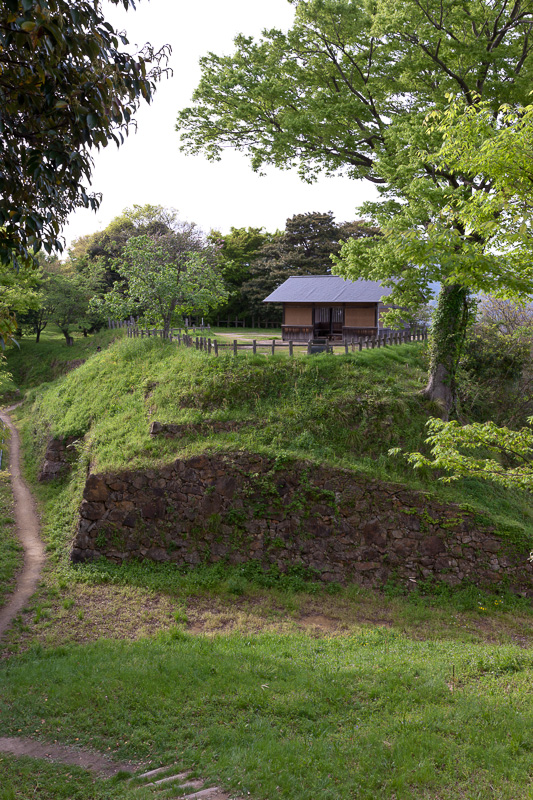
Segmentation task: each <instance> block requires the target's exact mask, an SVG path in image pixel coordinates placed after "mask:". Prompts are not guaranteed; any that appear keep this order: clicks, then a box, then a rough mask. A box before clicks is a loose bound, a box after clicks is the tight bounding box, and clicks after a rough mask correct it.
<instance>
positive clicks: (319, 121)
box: [178, 0, 533, 414]
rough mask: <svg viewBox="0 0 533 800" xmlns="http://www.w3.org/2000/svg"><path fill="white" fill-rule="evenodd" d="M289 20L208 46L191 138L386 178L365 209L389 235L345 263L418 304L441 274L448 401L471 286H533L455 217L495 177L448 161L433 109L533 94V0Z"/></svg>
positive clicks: (302, 9) (443, 393)
mask: <svg viewBox="0 0 533 800" xmlns="http://www.w3.org/2000/svg"><path fill="white" fill-rule="evenodd" d="M295 6H296V17H295V22H294V25H293V27H292V28H291V29H290V30H289V31H288V32H287V33H283V32H281V31H276V30H272V31H267V32H265V34H264V36H263V38H262V39H261V40H259V41H257V42H256V41H254V40H253V39H252V38H250V37H246V36H240V37H237V39H236V51H235V53H234V54H233V55H232V56H217V55H215V54H209V55H208V56H206V57H205V58H204V59H203V60H202V72H203V74H202V78H201V81H200V84H199V86H198V88H197V90H196V92H195V95H194V105H193V106H192V107H191V108H188V109H185V110H184V111H182V112H181V113H180V115H179V118H178V129H179V130H180V131H181V135H182V147H184V148H185V150H187V151H190V152H199V151H202V152H204V153H206V154H207V155H208V157H210V158H212V159H218V158H220V157H221V154H222V151H223V149H224V148H226V147H228V146H232V147H235V148H237V149H240V150H243V151H245V152H247V153H248V154H249V155H250V157H251V160H252V166H253V167H254V169H257V170H259V169H261V167H262V166H263V165H265V164H274V165H276V166H278V167H280V168H289V167H297V168H298V169H299V171H300V173H301V175H302V177H303V178H304V179H306V180H313V179H314V178H315V177H316V176H317V174H318V173H319V172H326V173H327V174H333V173H342V174H344V175H346V176H347V177H349V178H353V179H361V178H364V179H366V180H369V181H371V182H373V183H374V184H376V185H377V186H378V188H379V192H380V201H379V203H375V204H373V205H371V206H368V205H367V206H366V208H365V209H364V210H365V213H366V214H367V215H368V217H369V219H370V221H371V222H373V223H374V224H375V225H379V227H380V229H381V230H382V232H383V234H384V236H383V237H381V238H380V239H379V240H376V239H371V240H370V242H361V241H358V240H356V239H355V240H354V239H352V240H351V241H350V242H349V243H348V244H347V245H346V247H345V248H344V250H343V258H342V261H341V262H340V263H339V264H338V267H337V269H338V271H340V272H341V274H344V275H346V276H348V277H367V278H370V279H375V280H380V281H382V282H383V283H385V284H388V285H391V286H393V287H394V292H393V297H392V300H393V301H395V302H396V303H398V304H399V305H403V306H406V305H409V306H411V307H412V308H413V309H416V306H417V305H419V304H421V303H425V302H426V301H427V298H428V296H429V294H430V290H431V285H432V284H433V283H434V282H435V281H439V282H440V283H441V284H442V291H441V294H440V297H439V303H438V307H437V310H436V314H435V319H434V324H433V337H432V357H431V368H430V376H429V382H428V386H427V389H426V392H427V395H428V396H429V397H431V398H432V399H434V400H436V401H438V402H439V403H440V404H441V405H442V409H443V413H444V414H447V413H449V411H450V409H451V408H452V407H453V404H454V380H455V371H456V368H457V363H458V359H459V355H460V352H461V347H462V343H463V340H464V336H465V330H466V326H467V324H468V320H469V318H470V316H471V296H472V292H474V291H478V290H484V291H492V292H494V291H500V290H501V291H504V290H506V289H509V288H511V289H514V290H520V289H524V288H526V287H527V286H528V285H530V275H528V274H527V271H526V272H524V271H521V272H519V273H517V272H516V270H513V269H511V267H510V265H509V264H508V263H507V262H506V261H505V259H498V258H497V257H496V256H495V255H494V253H492V252H491V251H488V250H487V249H486V247H485V241H484V236H483V232H479V231H476V230H475V229H470V230H468V229H466V228H465V226H464V225H462V224H461V223H460V221H458V220H457V218H455V217H454V216H453V215H448V214H447V213H446V209H447V208H448V207H449V203H450V198H451V196H453V195H455V196H458V197H463V196H468V195H470V194H474V193H477V192H487V191H489V190H490V181H489V182H487V181H486V180H485V179H484V178H483V176H481V177H479V176H472V175H471V174H464V173H462V172H461V171H460V170H451V169H447V168H446V165H445V164H443V165H440V166H436V164H435V160H434V153H435V151H437V150H438V149H439V147H440V145H441V144H442V133H441V132H440V131H439V130H438V128H437V127H435V126H434V127H433V128H431V127H428V125H427V124H426V119H427V116H428V114H430V113H431V112H432V111H434V110H435V109H444V108H445V107H446V105H447V104H448V97H449V95H450V94H453V95H459V96H460V97H461V98H462V100H463V101H464V103H465V104H466V105H472V104H473V103H475V102H477V99H476V98H478V97H481V98H483V99H484V100H487V101H489V102H490V103H491V104H492V106H493V107H494V108H495V109H497V108H498V107H499V106H500V105H501V103H503V102H507V103H511V104H519V103H524V102H525V98H526V97H527V93H528V92H529V91H530V86H531V77H532V65H533V61H532V58H531V44H532V43H531V39H530V37H531V30H532V25H533V2H531V0H517V1H516V2H513V3H509V2H507V0H472V2H468V3H465V2H464V0H374V2H371V3H369V2H366V1H365V0H295Z"/></svg>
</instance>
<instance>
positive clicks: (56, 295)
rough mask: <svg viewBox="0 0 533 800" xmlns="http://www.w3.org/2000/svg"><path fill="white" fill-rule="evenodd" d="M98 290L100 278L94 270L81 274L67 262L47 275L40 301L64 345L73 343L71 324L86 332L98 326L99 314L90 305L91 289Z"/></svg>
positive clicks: (99, 322) (92, 295)
mask: <svg viewBox="0 0 533 800" xmlns="http://www.w3.org/2000/svg"><path fill="white" fill-rule="evenodd" d="M100 290H101V280H100V279H99V276H98V273H97V272H95V273H92V274H90V275H82V274H79V273H76V272H74V271H73V270H72V269H71V268H69V265H67V266H64V267H62V268H61V269H60V270H58V271H56V272H55V273H52V274H50V275H49V276H47V280H46V281H45V282H44V284H43V286H42V289H41V295H42V300H41V302H42V305H43V306H45V307H46V308H47V309H48V310H49V315H50V319H51V321H52V322H55V324H56V325H57V327H58V328H59V330H60V331H61V333H62V334H63V336H64V337H65V342H66V344H67V346H70V345H72V344H73V343H74V340H73V338H72V331H73V329H74V328H77V329H78V330H80V331H82V332H83V335H84V336H87V334H88V333H92V332H93V331H94V330H98V328H99V327H101V324H102V316H101V314H100V313H99V311H98V310H97V309H94V308H92V306H91V305H90V301H91V299H92V298H93V297H94V295H95V292H98V291H100Z"/></svg>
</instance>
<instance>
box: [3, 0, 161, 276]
mask: <svg viewBox="0 0 533 800" xmlns="http://www.w3.org/2000/svg"><path fill="white" fill-rule="evenodd" d="M111 2H112V3H114V4H115V5H117V4H121V5H123V6H124V8H126V9H128V8H130V7H132V8H134V7H135V5H134V2H133V0H111ZM101 5H102V4H101V2H100V0H47V2H41V0H5V2H3V3H2V6H1V9H0V197H1V204H0V262H1V263H4V264H7V263H13V261H15V262H16V261H17V260H21V259H22V260H24V259H27V258H28V257H30V256H31V255H33V253H34V252H37V251H38V250H39V249H40V248H41V246H43V247H44V249H45V250H46V251H47V252H48V253H50V252H52V251H53V250H61V249H62V242H61V240H60V231H61V228H62V226H63V224H64V222H65V220H66V217H67V215H68V214H69V213H70V212H71V211H72V210H73V209H74V208H76V207H79V206H83V207H86V208H92V209H97V208H98V205H99V203H100V196H99V195H98V194H94V193H89V191H88V189H87V184H88V183H89V181H90V177H91V170H92V159H91V155H90V150H91V148H100V147H105V146H107V144H108V143H110V142H114V143H115V144H116V145H120V144H121V143H122V142H123V141H124V136H125V135H126V134H127V133H128V131H129V128H130V126H131V124H132V121H133V117H134V114H135V111H136V109H137V107H138V105H139V102H140V101H141V99H144V100H146V101H147V102H150V101H151V99H152V96H153V93H154V89H155V85H156V83H157V81H158V80H160V78H161V76H162V75H163V74H164V72H165V63H166V59H167V56H168V53H169V48H168V46H165V47H163V48H162V49H160V50H159V51H156V50H154V48H153V47H152V46H151V45H150V44H146V45H145V46H144V48H143V49H142V50H141V51H140V52H138V53H136V54H133V55H132V54H131V52H130V50H129V48H128V40H127V38H126V36H125V35H124V34H123V33H119V32H117V31H115V30H114V29H113V27H112V26H111V25H110V24H109V23H108V22H106V20H105V18H104V16H103V13H102V8H101Z"/></svg>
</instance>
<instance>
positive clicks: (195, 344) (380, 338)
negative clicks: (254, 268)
mask: <svg viewBox="0 0 533 800" xmlns="http://www.w3.org/2000/svg"><path fill="white" fill-rule="evenodd" d="M110 327H118V328H126V336H127V337H128V338H130V339H137V338H140V339H144V338H151V337H155V338H161V339H168V340H169V341H171V342H175V343H176V344H177V345H179V346H182V347H192V348H195V349H196V350H201V351H203V352H205V353H209V354H214V355H215V356H218V355H219V353H224V352H230V353H233V354H234V355H237V353H238V352H239V351H243V352H248V353H250V352H251V353H254V354H255V353H271V354H272V355H274V354H275V353H276V352H278V353H280V352H283V351H284V350H288V351H289V355H290V356H293V355H294V353H295V351H296V350H297V349H298V348H300V349H302V348H305V350H306V351H307V353H311V352H316V345H315V346H313V345H312V341H313V340H310V341H309V342H302V341H289V342H283V341H279V340H276V339H272V341H271V342H264V341H261V340H257V339H252V340H251V341H249V342H239V341H238V340H237V339H233V340H231V341H228V342H220V341H218V339H216V338H213V339H212V338H211V337H206V336H197V335H196V332H197V330H193V334H192V335H191V334H190V333H189V331H188V330H182V329H181V328H172V329H170V330H169V331H168V334H165V332H164V331H163V330H161V329H159V328H139V327H138V326H137V324H136V323H131V322H118V323H116V322H115V324H114V325H113V326H110ZM427 337H428V331H427V328H416V329H409V330H403V331H387V332H385V333H383V334H382V335H380V334H379V333H378V334H375V335H374V336H354V337H352V338H351V339H350V340H349V341H344V342H342V343H339V344H337V345H335V343H329V344H328V345H327V346H326V348H325V349H326V350H327V351H328V352H333V349H334V348H335V347H340V348H341V349H344V352H345V353H350V352H351V353H355V352H361V351H362V350H373V349H375V348H380V347H391V346H393V345H400V344H407V343H409V342H422V341H426V339H427Z"/></svg>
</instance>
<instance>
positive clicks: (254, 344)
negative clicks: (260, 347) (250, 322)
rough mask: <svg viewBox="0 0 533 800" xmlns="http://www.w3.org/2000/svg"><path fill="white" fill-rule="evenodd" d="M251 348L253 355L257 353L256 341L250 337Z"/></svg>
mask: <svg viewBox="0 0 533 800" xmlns="http://www.w3.org/2000/svg"><path fill="white" fill-rule="evenodd" d="M252 350H253V354H254V356H255V355H256V353H257V341H256V340H255V339H252Z"/></svg>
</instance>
